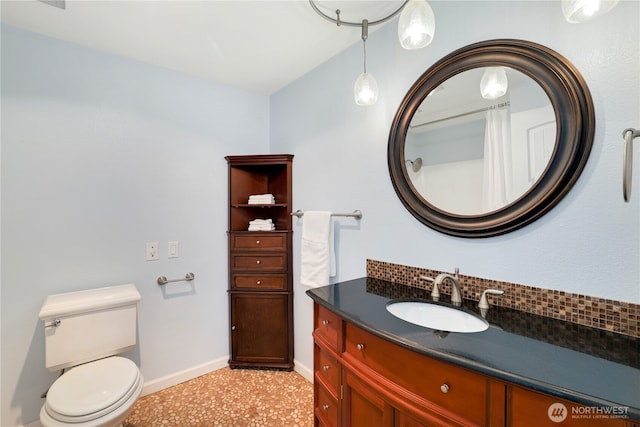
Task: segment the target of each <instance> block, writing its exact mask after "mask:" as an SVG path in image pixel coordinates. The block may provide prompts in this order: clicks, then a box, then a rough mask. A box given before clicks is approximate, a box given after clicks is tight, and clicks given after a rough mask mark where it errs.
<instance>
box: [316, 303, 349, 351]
mask: <svg viewBox="0 0 640 427" xmlns="http://www.w3.org/2000/svg"><path fill="white" fill-rule="evenodd" d="M315 307H316V318H315V325H314V326H315V334H316V335H317V336H318V337H319V338H321V339H322V341H323V342H324V344H325V345H328V346H329V348H331V349H332V350H333V351H338V330H339V329H340V328H341V327H342V320H341V319H340V318H339V317H338V316H336V315H335V314H333V313H332V312H330V311H329V310H327V309H326V308H324V307H323V306H321V305H318V304H316V305H315Z"/></svg>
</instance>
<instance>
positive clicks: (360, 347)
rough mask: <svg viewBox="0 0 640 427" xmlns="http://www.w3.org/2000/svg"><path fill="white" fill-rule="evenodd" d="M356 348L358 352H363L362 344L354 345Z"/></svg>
mask: <svg viewBox="0 0 640 427" xmlns="http://www.w3.org/2000/svg"><path fill="white" fill-rule="evenodd" d="M356 348H357V349H358V350H360V351H362V350H364V344H362V343H360V344H357V345H356Z"/></svg>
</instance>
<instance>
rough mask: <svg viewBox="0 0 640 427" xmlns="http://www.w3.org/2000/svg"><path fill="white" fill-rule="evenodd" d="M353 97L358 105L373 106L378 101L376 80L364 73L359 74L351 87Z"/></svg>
mask: <svg viewBox="0 0 640 427" xmlns="http://www.w3.org/2000/svg"><path fill="white" fill-rule="evenodd" d="M353 95H354V97H355V100H356V104H358V105H362V106H367V105H373V104H375V103H376V102H377V101H378V83H377V82H376V79H375V78H374V77H373V76H372V75H371V74H369V73H367V72H366V71H365V72H364V73H362V74H360V75H359V76H358V78H357V79H356V83H355V85H354V86H353Z"/></svg>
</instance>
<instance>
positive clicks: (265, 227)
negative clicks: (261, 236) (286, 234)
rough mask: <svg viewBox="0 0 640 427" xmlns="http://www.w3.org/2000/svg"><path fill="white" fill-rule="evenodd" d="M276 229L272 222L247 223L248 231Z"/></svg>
mask: <svg viewBox="0 0 640 427" xmlns="http://www.w3.org/2000/svg"><path fill="white" fill-rule="evenodd" d="M275 229H276V226H275V225H274V224H271V225H253V224H252V225H249V228H248V230H249V231H273V230H275Z"/></svg>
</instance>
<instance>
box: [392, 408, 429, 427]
mask: <svg viewBox="0 0 640 427" xmlns="http://www.w3.org/2000/svg"><path fill="white" fill-rule="evenodd" d="M394 426H395V427H429V425H428V424H423V423H421V422H419V421H418V420H416V419H415V418H412V417H410V416H409V415H407V414H405V413H404V412H401V411H396V417H395V424H394Z"/></svg>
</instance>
